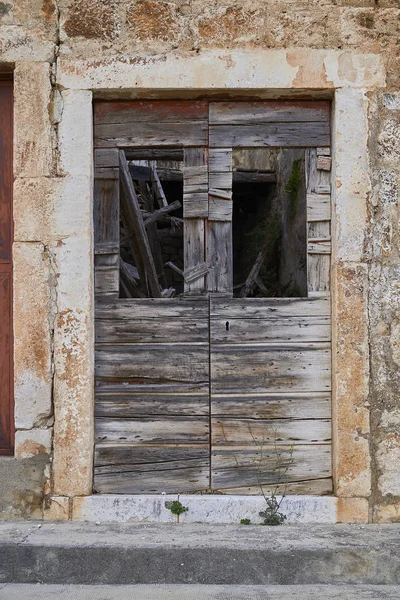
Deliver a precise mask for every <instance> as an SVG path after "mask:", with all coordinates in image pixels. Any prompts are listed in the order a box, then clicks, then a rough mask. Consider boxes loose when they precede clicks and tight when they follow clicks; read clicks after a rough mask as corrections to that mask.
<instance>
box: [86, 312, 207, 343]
mask: <svg viewBox="0 0 400 600" xmlns="http://www.w3.org/2000/svg"><path fill="white" fill-rule="evenodd" d="M95 333H96V336H95V339H96V342H102V343H106V344H114V343H116V344H137V343H156V342H157V343H158V342H159V343H168V342H171V341H174V342H184V343H189V342H208V322H207V320H206V319H186V318H181V319H176V318H175V319H171V318H170V319H168V318H167V319H165V321H162V322H158V321H157V320H155V319H154V318H148V319H137V320H136V319H135V315H134V314H132V315H131V318H130V319H96V326H95Z"/></svg>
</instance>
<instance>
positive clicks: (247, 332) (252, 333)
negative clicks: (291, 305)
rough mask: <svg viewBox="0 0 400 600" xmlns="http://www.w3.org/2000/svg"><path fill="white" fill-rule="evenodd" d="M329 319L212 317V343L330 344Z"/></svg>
mask: <svg viewBox="0 0 400 600" xmlns="http://www.w3.org/2000/svg"><path fill="white" fill-rule="evenodd" d="M330 340H331V319H330V317H319V316H318V317H314V316H312V317H297V316H294V317H282V318H278V317H275V316H273V317H270V318H267V319H259V318H258V319H252V318H242V319H240V318H234V319H229V317H226V318H219V319H216V318H212V319H211V343H218V342H230V343H232V344H242V343H250V342H257V343H258V342H329V341H330Z"/></svg>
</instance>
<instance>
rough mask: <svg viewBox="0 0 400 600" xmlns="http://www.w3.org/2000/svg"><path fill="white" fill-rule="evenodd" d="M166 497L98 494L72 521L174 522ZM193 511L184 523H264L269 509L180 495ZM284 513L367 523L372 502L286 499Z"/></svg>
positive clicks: (79, 504)
mask: <svg viewBox="0 0 400 600" xmlns="http://www.w3.org/2000/svg"><path fill="white" fill-rule="evenodd" d="M175 499H176V497H175V496H165V495H159V496H155V495H152V496H150V495H148V496H146V495H139V496H124V495H109V494H107V495H95V496H87V497H81V498H74V500H73V510H72V519H73V520H78V521H92V522H99V521H100V522H143V523H146V522H150V523H173V522H175V521H176V517H175V516H174V515H172V514H171V512H170V511H169V510H168V509H167V508H166V506H165V503H166V502H169V501H171V500H175ZM180 501H181V502H182V504H183V505H184V506H186V507H188V508H189V510H188V512H186V513H184V514H183V515H182V516H181V518H180V521H182V523H196V522H198V523H240V520H241V519H243V518H247V519H250V520H251V522H252V523H253V524H257V523H261V522H262V519H261V517H260V515H259V512H260V511H262V510H263V509H264V507H265V500H264V498H262V497H261V496H229V495H224V496H218V495H210V496H199V495H180ZM281 512H282V513H283V514H284V515H285V516H286V518H287V522H288V523H367V522H368V501H367V500H365V499H364V498H334V497H332V496H323V497H319V498H318V497H316V496H286V498H284V500H283V501H282V504H281Z"/></svg>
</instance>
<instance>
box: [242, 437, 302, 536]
mask: <svg viewBox="0 0 400 600" xmlns="http://www.w3.org/2000/svg"><path fill="white" fill-rule="evenodd" d="M272 434H273V438H274V442H273V456H274V457H275V468H274V472H275V474H276V481H275V483H274V485H273V487H272V490H271V491H270V493H269V494H267V493H266V491H265V486H264V484H263V482H262V471H263V466H264V465H265V462H266V460H267V458H268V453H267V451H266V450H265V445H266V438H265V437H262V438H261V439H260V440H258V439H257V438H256V437H255V436H254V435H253V433H252V432H251V431H250V435H251V437H252V439H253V442H254V443H255V445H256V447H257V456H256V457H255V458H254V461H253V462H254V463H256V474H257V482H258V485H259V488H260V490H261V494H262V496H263V498H264V500H265V502H266V505H267V506H266V508H265V510H262V511H261V512H260V513H259V515H260V517H262V519H263V523H262V525H282V524H283V523H284V522H285V520H286V516H285V515H284V514H283V513H282V512H280V508H281V504H282V502H283V500H284V498H285V496H286V490H287V486H288V481H287V474H288V471H289V469H290V467H291V466H292V464H293V450H294V445H293V444H292V445H291V446H290V447H289V450H282V449H280V448H279V445H278V432H277V431H276V429H272ZM278 493H279V496H278ZM278 498H279V499H278Z"/></svg>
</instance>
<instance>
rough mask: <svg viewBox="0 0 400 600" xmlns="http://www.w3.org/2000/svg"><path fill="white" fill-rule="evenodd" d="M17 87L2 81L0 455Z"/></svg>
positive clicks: (9, 370)
mask: <svg viewBox="0 0 400 600" xmlns="http://www.w3.org/2000/svg"><path fill="white" fill-rule="evenodd" d="M12 119H13V86H12V82H11V81H2V82H0V454H12V453H13V446H14V402H13V339H12V238H13V230H12V182H13V171H12V136H13V130H12Z"/></svg>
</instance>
